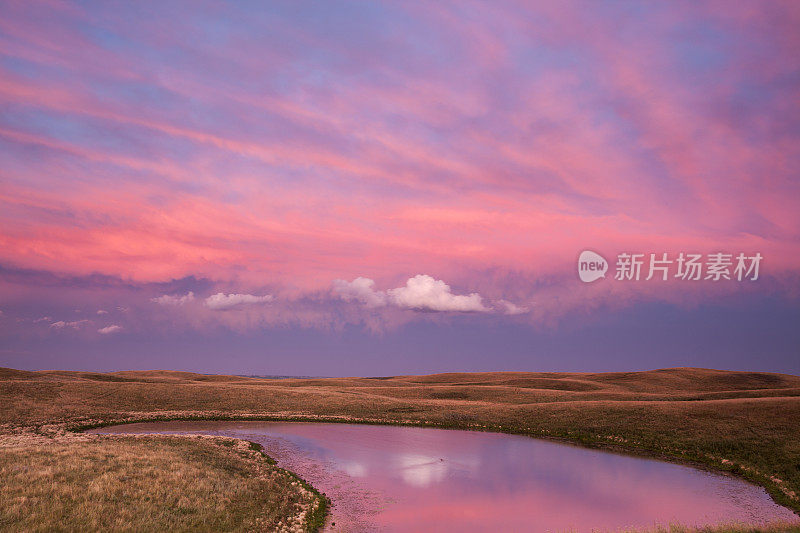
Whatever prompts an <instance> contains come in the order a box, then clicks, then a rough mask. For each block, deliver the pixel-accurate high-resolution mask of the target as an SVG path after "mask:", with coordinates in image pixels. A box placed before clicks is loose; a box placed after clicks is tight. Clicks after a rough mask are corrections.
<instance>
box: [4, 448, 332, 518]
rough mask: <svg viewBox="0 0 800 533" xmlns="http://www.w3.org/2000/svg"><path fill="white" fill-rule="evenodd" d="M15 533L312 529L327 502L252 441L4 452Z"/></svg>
mask: <svg viewBox="0 0 800 533" xmlns="http://www.w3.org/2000/svg"><path fill="white" fill-rule="evenodd" d="M0 479H2V483H0V528H2V529H7V530H11V531H197V530H203V531H253V530H269V531H272V530H280V529H285V530H297V531H302V530H303V529H305V527H304V526H305V525H306V522H307V521H306V517H307V516H308V514H309V512H308V511H309V510H310V509H311V508H312V506H318V505H319V502H318V501H317V496H316V495H315V494H314V493H312V492H310V491H308V490H307V489H306V488H304V487H303V486H302V485H301V484H300V483H299V482H298V481H297V479H296V478H295V477H294V476H292V475H291V474H289V473H287V472H286V471H283V470H282V469H279V468H276V467H275V466H273V465H271V464H270V462H269V461H268V458H267V457H266V456H264V455H262V454H261V453H260V452H258V451H256V450H253V449H250V448H249V446H248V443H246V442H243V441H238V440H235V439H224V438H210V437H205V438H199V437H198V438H185V437H184V438H182V437H150V436H146V437H112V438H109V437H97V438H94V437H93V438H89V439H63V438H62V439H57V440H54V441H52V442H50V443H46V444H42V443H39V444H37V445H33V446H19V445H17V446H10V447H4V448H0Z"/></svg>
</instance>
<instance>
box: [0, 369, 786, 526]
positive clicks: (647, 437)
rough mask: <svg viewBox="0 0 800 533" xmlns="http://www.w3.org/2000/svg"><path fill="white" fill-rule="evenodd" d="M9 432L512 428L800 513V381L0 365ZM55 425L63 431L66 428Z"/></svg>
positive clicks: (699, 372)
mask: <svg viewBox="0 0 800 533" xmlns="http://www.w3.org/2000/svg"><path fill="white" fill-rule="evenodd" d="M0 405H3V406H4V407H3V408H2V409H0V425H2V426H0V432H2V433H5V434H6V436H10V435H13V434H14V433H15V432H19V431H23V430H24V431H29V430H31V428H34V430H35V431H37V432H39V433H47V431H48V428H49V427H50V426H51V425H56V426H57V427H59V428H63V427H66V426H71V427H74V428H79V427H88V426H92V425H98V424H104V423H109V422H113V421H123V420H147V419H153V420H155V419H191V418H195V419H225V418H251V419H270V418H283V419H304V420H305V419H312V420H338V421H361V422H373V423H409V424H422V425H435V426H439V427H452V428H463V429H473V430H492V431H504V432H512V433H519V434H525V435H530V436H533V437H543V438H552V439H561V440H568V441H571V442H575V443H578V444H581V445H584V446H592V447H606V448H612V449H616V450H619V451H624V452H627V453H638V454H645V455H649V456H656V457H662V458H666V459H670V460H676V461H681V462H689V463H693V464H696V465H700V466H703V467H706V468H710V469H714V470H718V471H726V472H730V473H732V474H734V475H738V476H741V477H744V478H746V479H749V480H751V481H753V482H755V483H758V484H760V485H762V486H764V487H765V488H766V489H767V490H768V491H769V492H770V494H771V495H772V496H773V498H775V500H776V501H778V502H779V503H781V504H783V505H786V506H788V507H790V508H793V509H795V510H800V498H799V497H800V377H798V376H793V375H786V374H770V373H761V372H730V371H719V370H707V369H694V368H677V369H666V370H654V371H648V372H622V373H620V372H617V373H598V374H586V373H523V372H498V373H475V374H470V373H461V374H439V375H431V376H394V377H377V378H328V379H253V378H244V377H239V376H206V375H202V374H192V373H185V372H166V371H153V372H115V373H107V374H100V373H87V372H61V371H51V372H22V371H16V370H10V369H5V370H0ZM56 426H53V427H56Z"/></svg>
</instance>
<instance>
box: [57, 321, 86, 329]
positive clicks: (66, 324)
mask: <svg viewBox="0 0 800 533" xmlns="http://www.w3.org/2000/svg"><path fill="white" fill-rule="evenodd" d="M88 322H89V321H88V320H75V321H73V322H64V321H63V320H59V321H58V322H53V323H52V324H50V327H51V328H56V329H63V328H73V329H78V328H80V327H81V326H83V325H84V324H86V323H88Z"/></svg>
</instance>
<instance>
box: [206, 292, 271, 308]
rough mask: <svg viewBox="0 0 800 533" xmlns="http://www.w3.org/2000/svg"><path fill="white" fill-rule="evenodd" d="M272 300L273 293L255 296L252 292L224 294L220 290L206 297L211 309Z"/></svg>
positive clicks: (207, 304)
mask: <svg viewBox="0 0 800 533" xmlns="http://www.w3.org/2000/svg"><path fill="white" fill-rule="evenodd" d="M272 300H273V296H272V295H271V294H265V295H264V296H255V295H252V294H224V293H221V292H218V293H217V294H214V295H213V296H209V297H208V298H206V306H207V307H208V308H210V309H215V310H222V309H230V308H231V307H236V306H238V305H248V304H263V303H267V302H271V301H272Z"/></svg>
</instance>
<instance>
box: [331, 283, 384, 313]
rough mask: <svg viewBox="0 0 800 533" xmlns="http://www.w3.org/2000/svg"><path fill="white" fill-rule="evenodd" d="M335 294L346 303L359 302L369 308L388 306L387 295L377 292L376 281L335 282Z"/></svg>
mask: <svg viewBox="0 0 800 533" xmlns="http://www.w3.org/2000/svg"><path fill="white" fill-rule="evenodd" d="M333 292H335V293H336V294H338V295H339V296H340V297H341V298H342V300H344V301H346V302H351V301H357V302H361V303H362V304H364V305H366V306H367V307H381V306H383V305H386V293H384V292H381V291H376V290H375V281H373V280H371V279H369V278H361V277H359V278H356V279H354V280H353V281H345V280H343V279H335V280H333Z"/></svg>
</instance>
